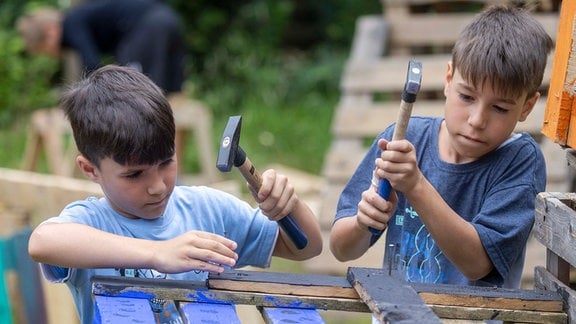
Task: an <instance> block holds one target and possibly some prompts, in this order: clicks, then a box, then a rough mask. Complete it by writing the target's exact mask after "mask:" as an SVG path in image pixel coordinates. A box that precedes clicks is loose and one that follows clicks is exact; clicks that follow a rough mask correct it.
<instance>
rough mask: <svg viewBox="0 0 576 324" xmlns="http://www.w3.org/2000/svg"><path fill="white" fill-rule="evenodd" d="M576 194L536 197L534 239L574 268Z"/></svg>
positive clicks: (575, 260)
mask: <svg viewBox="0 0 576 324" xmlns="http://www.w3.org/2000/svg"><path fill="white" fill-rule="evenodd" d="M575 206H576V193H559V192H542V193H539V194H538V196H537V197H536V206H535V208H536V213H535V218H536V219H535V223H534V230H533V233H534V237H535V238H536V239H537V240H538V241H539V242H540V243H542V244H543V245H544V246H546V248H547V249H548V250H550V251H552V252H553V253H555V254H556V255H559V256H561V257H562V258H563V259H565V260H566V261H567V262H568V263H570V264H571V265H572V266H576V253H574V251H576V237H575V231H576V212H575V211H574V207H575Z"/></svg>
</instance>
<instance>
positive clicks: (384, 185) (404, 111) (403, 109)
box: [370, 100, 414, 232]
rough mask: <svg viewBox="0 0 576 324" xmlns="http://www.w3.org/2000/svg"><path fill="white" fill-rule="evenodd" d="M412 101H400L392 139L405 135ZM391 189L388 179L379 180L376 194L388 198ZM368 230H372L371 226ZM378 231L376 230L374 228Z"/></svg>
mask: <svg viewBox="0 0 576 324" xmlns="http://www.w3.org/2000/svg"><path fill="white" fill-rule="evenodd" d="M413 105H414V104H413V103H408V102H405V101H404V100H402V102H401V103H400V111H399V112H398V120H397V121H396V126H395V127H394V134H393V135H392V140H393V141H398V140H401V139H403V138H404V137H405V136H406V129H407V128H408V121H410V116H411V115H412V106H413ZM391 191H392V186H391V185H390V181H388V179H382V180H380V184H379V186H378V194H380V197H382V198H384V199H386V200H388V199H390V192H391ZM370 230H373V229H372V228H371V229H370ZM375 231H377V232H380V231H378V230H375Z"/></svg>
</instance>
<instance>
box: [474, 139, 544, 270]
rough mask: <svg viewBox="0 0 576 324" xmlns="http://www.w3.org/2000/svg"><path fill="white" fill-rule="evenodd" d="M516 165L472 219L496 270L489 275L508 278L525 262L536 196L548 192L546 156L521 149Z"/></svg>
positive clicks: (489, 194) (490, 192) (487, 197)
mask: <svg viewBox="0 0 576 324" xmlns="http://www.w3.org/2000/svg"><path fill="white" fill-rule="evenodd" d="M528 153H529V154H528ZM534 157H536V159H534ZM513 163H514V164H513V165H510V166H509V167H508V168H507V169H506V172H505V173H503V174H502V175H501V177H502V179H499V182H500V183H499V184H498V185H496V186H493V187H492V188H491V189H490V191H489V192H488V194H487V195H486V198H485V201H484V202H483V204H482V209H481V211H480V213H479V214H478V215H476V217H474V219H473V220H472V224H473V225H474V227H475V228H476V230H477V232H478V235H479V236H480V239H481V241H482V243H483V245H484V248H485V250H486V252H487V253H488V256H489V257H490V259H491V260H492V263H493V264H494V268H495V270H496V272H494V271H493V272H492V273H491V274H490V275H489V276H498V275H499V276H500V277H501V278H508V277H509V275H510V272H511V271H515V269H514V266H515V265H518V264H519V263H522V262H523V256H524V253H525V246H526V242H527V241H528V238H529V235H530V231H531V230H532V226H533V225H534V209H535V199H536V195H537V194H538V193H539V192H541V191H543V190H545V183H546V174H545V165H544V161H543V157H542V156H541V154H538V152H526V151H525V150H521V151H520V154H517V156H516V157H515V158H514V162H513ZM516 275H517V274H516ZM501 280H502V279H501Z"/></svg>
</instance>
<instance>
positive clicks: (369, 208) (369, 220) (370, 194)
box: [356, 186, 398, 231]
mask: <svg viewBox="0 0 576 324" xmlns="http://www.w3.org/2000/svg"><path fill="white" fill-rule="evenodd" d="M397 201H398V197H397V196H396V193H395V192H394V191H392V193H391V194H390V200H389V201H386V200H385V199H384V198H382V197H380V195H379V194H378V191H377V189H376V188H375V187H374V186H370V188H369V189H367V190H365V191H364V192H363V193H362V200H360V202H359V203H358V214H357V217H356V221H357V224H358V226H360V227H361V228H362V229H364V230H366V231H368V229H369V228H370V227H371V228H374V229H377V230H382V231H383V230H385V229H386V227H387V226H388V221H389V220H390V218H391V217H392V216H393V215H392V213H393V212H394V210H396V202H397Z"/></svg>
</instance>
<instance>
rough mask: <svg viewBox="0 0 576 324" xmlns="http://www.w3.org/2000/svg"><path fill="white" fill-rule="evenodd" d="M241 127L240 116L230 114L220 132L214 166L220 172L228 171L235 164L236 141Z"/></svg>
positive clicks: (238, 139) (238, 138)
mask: <svg viewBox="0 0 576 324" xmlns="http://www.w3.org/2000/svg"><path fill="white" fill-rule="evenodd" d="M241 127H242V116H231V117H230V118H228V123H227V124H226V128H225V129H224V133H222V140H221V141H220V149H219V150H218V159H217V160H216V167H217V168H218V170H220V171H222V172H229V171H230V170H232V167H233V166H234V165H236V163H235V160H236V159H237V157H236V156H237V154H238V149H239V146H238V142H239V141H240V128H241Z"/></svg>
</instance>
